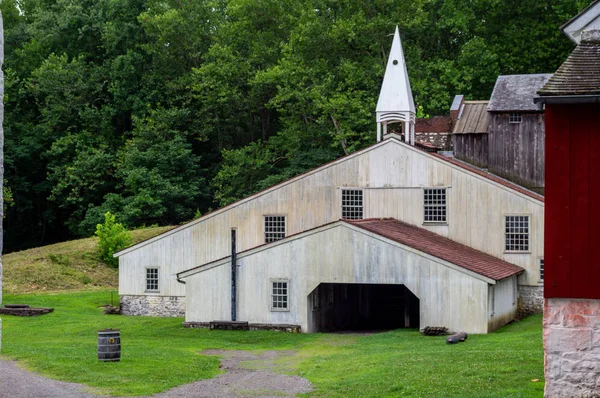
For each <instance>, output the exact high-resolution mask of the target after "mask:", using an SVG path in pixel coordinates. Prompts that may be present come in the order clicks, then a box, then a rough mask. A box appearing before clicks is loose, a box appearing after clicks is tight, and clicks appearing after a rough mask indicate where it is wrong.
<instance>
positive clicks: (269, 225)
mask: <svg viewBox="0 0 600 398" xmlns="http://www.w3.org/2000/svg"><path fill="white" fill-rule="evenodd" d="M283 238H285V216H265V243H269V242H274V241H276V240H280V239H283Z"/></svg>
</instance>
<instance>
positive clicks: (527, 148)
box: [488, 113, 545, 193]
mask: <svg viewBox="0 0 600 398" xmlns="http://www.w3.org/2000/svg"><path fill="white" fill-rule="evenodd" d="M508 118H509V114H508V113H492V114H491V115H490V128H489V129H488V133H489V137H488V139H489V143H488V144H489V158H488V169H489V170H490V172H492V173H494V174H497V175H499V176H501V177H504V178H506V179H508V180H510V181H514V182H516V183H517V184H520V185H523V186H525V187H528V188H529V189H533V190H536V191H538V192H542V193H543V190H544V157H545V155H544V154H545V149H544V148H545V128H544V115H543V114H540V113H529V114H527V113H524V114H522V122H521V123H509V121H508Z"/></svg>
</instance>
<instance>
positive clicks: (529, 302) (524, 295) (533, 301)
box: [517, 285, 544, 318]
mask: <svg viewBox="0 0 600 398" xmlns="http://www.w3.org/2000/svg"><path fill="white" fill-rule="evenodd" d="M543 310H544V286H520V285H519V306H518V309H517V311H518V314H519V317H521V318H522V317H524V316H528V315H531V314H541V313H542V311H543Z"/></svg>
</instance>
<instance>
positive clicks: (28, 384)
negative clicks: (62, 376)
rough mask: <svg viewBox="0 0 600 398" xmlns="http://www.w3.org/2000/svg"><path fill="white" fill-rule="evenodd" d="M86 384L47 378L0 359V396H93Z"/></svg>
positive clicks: (50, 397) (49, 397)
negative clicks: (88, 391) (87, 391)
mask: <svg viewBox="0 0 600 398" xmlns="http://www.w3.org/2000/svg"><path fill="white" fill-rule="evenodd" d="M89 389H90V388H89V387H88V386H84V385H81V384H75V383H65V382H63V381H58V380H52V379H48V378H47V377H44V376H40V375H38V374H35V373H32V372H28V371H27V370H24V369H21V368H19V367H18V366H17V361H9V360H6V359H0V398H93V397H94V395H92V394H89V393H86V392H85V391H86V390H89Z"/></svg>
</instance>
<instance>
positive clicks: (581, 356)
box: [544, 298, 600, 398]
mask: <svg viewBox="0 0 600 398" xmlns="http://www.w3.org/2000/svg"><path fill="white" fill-rule="evenodd" d="M544 347H545V358H544V360H545V375H546V390H545V394H544V396H546V397H548V398H562V397H588V398H589V397H600V300H585V299H562V298H554V299H546V301H545V304H544Z"/></svg>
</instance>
